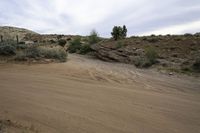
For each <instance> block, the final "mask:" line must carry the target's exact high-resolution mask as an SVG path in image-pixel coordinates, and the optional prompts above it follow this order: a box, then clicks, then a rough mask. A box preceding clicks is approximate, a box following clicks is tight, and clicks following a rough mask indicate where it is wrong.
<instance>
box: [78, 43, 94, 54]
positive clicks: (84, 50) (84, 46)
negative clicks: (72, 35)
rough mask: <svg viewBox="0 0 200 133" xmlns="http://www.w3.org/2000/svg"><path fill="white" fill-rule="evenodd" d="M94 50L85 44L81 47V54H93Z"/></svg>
mask: <svg viewBox="0 0 200 133" xmlns="http://www.w3.org/2000/svg"><path fill="white" fill-rule="evenodd" d="M92 51H93V50H92V49H91V47H90V45H89V44H84V45H82V46H81V48H80V52H79V53H80V54H87V53H89V52H92Z"/></svg>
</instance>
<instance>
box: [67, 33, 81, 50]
mask: <svg viewBox="0 0 200 133" xmlns="http://www.w3.org/2000/svg"><path fill="white" fill-rule="evenodd" d="M80 49H81V38H80V37H77V38H75V39H74V40H72V41H71V42H70V45H69V48H68V50H69V53H76V52H78V51H79V50H80Z"/></svg>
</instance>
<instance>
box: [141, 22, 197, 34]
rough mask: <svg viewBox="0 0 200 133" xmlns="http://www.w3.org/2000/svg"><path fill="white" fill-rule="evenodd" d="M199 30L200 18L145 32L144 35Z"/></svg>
mask: <svg viewBox="0 0 200 133" xmlns="http://www.w3.org/2000/svg"><path fill="white" fill-rule="evenodd" d="M197 30H199V31H200V20H199V21H194V22H190V23H185V24H180V25H173V26H169V27H165V28H161V29H158V30H155V31H150V32H146V33H143V34H142V35H151V34H155V35H166V34H183V33H187V32H188V31H189V32H192V33H193V32H196V31H197Z"/></svg>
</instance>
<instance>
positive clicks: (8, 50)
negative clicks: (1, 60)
mask: <svg viewBox="0 0 200 133" xmlns="http://www.w3.org/2000/svg"><path fill="white" fill-rule="evenodd" d="M0 55H3V56H12V55H16V48H15V47H14V46H12V45H2V46H0Z"/></svg>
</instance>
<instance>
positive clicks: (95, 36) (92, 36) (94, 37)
mask: <svg viewBox="0 0 200 133" xmlns="http://www.w3.org/2000/svg"><path fill="white" fill-rule="evenodd" d="M99 41H100V38H99V36H98V33H97V32H96V31H95V30H93V31H92V32H91V33H90V35H89V36H88V42H89V44H95V43H98V42H99Z"/></svg>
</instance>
